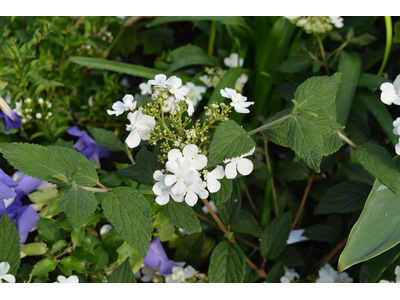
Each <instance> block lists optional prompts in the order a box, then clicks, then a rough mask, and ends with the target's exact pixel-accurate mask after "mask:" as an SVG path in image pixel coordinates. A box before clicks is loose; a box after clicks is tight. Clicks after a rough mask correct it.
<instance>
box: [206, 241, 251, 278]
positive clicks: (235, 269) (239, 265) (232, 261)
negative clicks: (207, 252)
mask: <svg viewBox="0 0 400 300" xmlns="http://www.w3.org/2000/svg"><path fill="white" fill-rule="evenodd" d="M245 266H246V263H245V258H244V253H243V251H242V250H241V249H240V247H239V246H238V245H237V244H231V243H229V242H228V241H222V242H220V243H219V244H218V245H217V247H215V249H214V250H213V252H212V254H211V260H210V267H209V269H208V276H209V279H210V282H212V283H240V282H243V279H244V271H245Z"/></svg>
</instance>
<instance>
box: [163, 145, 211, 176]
mask: <svg viewBox="0 0 400 300" xmlns="http://www.w3.org/2000/svg"><path fill="white" fill-rule="evenodd" d="M182 152H183V155H182ZM182 152H181V151H180V150H178V149H172V150H170V151H169V152H168V161H176V160H178V159H180V158H182V157H183V158H186V159H188V160H189V163H190V168H191V169H193V170H202V169H203V168H204V167H205V166H206V165H207V157H206V156H205V155H203V154H199V148H198V147H197V146H196V145H186V146H185V147H184V148H183V151H182Z"/></svg>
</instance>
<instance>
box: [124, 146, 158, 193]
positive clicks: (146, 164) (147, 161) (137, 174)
mask: <svg viewBox="0 0 400 300" xmlns="http://www.w3.org/2000/svg"><path fill="white" fill-rule="evenodd" d="M135 162H136V163H135V164H134V165H131V166H129V167H128V168H125V169H122V170H118V171H117V174H118V175H120V176H123V177H126V178H129V179H131V180H133V181H137V182H139V183H143V184H145V185H149V186H152V185H154V179H153V174H154V172H155V171H157V170H160V169H161V165H160V162H159V161H158V160H157V156H156V155H155V154H153V153H151V152H150V151H148V150H147V149H146V147H141V148H140V150H139V152H138V154H137V155H136V157H135Z"/></svg>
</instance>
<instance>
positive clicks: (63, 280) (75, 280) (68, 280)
mask: <svg viewBox="0 0 400 300" xmlns="http://www.w3.org/2000/svg"><path fill="white" fill-rule="evenodd" d="M57 280H58V281H56V282H55V283H79V278H78V276H76V275H72V276H69V277H68V278H65V276H62V275H60V276H58V277H57Z"/></svg>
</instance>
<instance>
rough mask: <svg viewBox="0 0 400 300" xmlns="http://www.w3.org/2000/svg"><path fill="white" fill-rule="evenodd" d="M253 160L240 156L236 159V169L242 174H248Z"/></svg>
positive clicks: (251, 169)
mask: <svg viewBox="0 0 400 300" xmlns="http://www.w3.org/2000/svg"><path fill="white" fill-rule="evenodd" d="M253 167H254V165H253V162H252V161H251V160H250V159H247V158H241V159H239V161H238V165H237V169H238V171H239V173H240V174H242V175H243V176H247V175H249V174H250V173H251V172H252V171H253Z"/></svg>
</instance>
